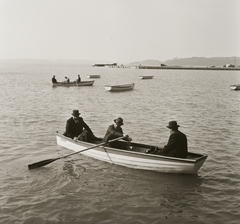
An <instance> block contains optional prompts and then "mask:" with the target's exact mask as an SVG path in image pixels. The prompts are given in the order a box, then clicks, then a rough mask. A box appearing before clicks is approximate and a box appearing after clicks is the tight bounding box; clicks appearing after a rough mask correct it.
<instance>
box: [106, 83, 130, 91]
mask: <svg viewBox="0 0 240 224" xmlns="http://www.w3.org/2000/svg"><path fill="white" fill-rule="evenodd" d="M104 87H105V90H107V91H111V92H121V91H128V90H133V88H134V83H130V84H123V85H113V86H112V85H105V86H104Z"/></svg>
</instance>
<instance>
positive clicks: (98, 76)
mask: <svg viewBox="0 0 240 224" xmlns="http://www.w3.org/2000/svg"><path fill="white" fill-rule="evenodd" d="M87 77H88V78H90V79H97V78H100V75H88V76H87Z"/></svg>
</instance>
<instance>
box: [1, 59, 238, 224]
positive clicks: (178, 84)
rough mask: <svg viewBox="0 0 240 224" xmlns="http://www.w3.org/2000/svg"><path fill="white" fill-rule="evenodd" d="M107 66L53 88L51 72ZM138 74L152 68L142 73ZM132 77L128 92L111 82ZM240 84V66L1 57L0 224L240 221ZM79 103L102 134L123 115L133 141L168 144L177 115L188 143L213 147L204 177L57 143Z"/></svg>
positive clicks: (198, 148)
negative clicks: (137, 165) (74, 83)
mask: <svg viewBox="0 0 240 224" xmlns="http://www.w3.org/2000/svg"><path fill="white" fill-rule="evenodd" d="M77 74H81V77H82V80H89V79H88V78H87V75H89V74H100V75H101V78H100V79H96V80H95V83H94V86H93V87H80V88H77V87H76V88H74V87H70V88H64V87H57V88H52V86H51V78H52V76H53V75H56V78H57V79H58V80H59V81H62V80H64V76H68V77H70V79H71V80H73V79H76V78H77ZM139 75H154V78H153V79H152V80H141V79H139V78H138V77H139ZM128 82H134V83H135V89H134V90H133V91H129V92H121V93H110V92H107V91H105V90H104V85H105V84H111V83H119V84H120V83H121V84H124V83H128ZM235 83H240V75H239V72H237V71H229V72H227V71H192V70H191V71H187V70H186V71H183V70H179V71H177V70H135V69H113V68H95V67H91V66H83V65H73V64H71V65H67V64H54V63H53V62H52V63H45V64H44V63H42V64H33V63H32V64H26V63H18V64H13V63H12V64H11V63H2V64H1V65H0V96H1V98H0V103H1V104H0V107H1V110H0V117H1V123H0V129H1V133H0V145H1V147H0V164H1V169H0V177H1V183H0V223H4V224H6V223H10V224H12V223H14V224H18V223H24V224H25V223H26V224H27V223H31V224H32V223H34V224H35V223H41V224H42V223H47V224H48V223H50V224H55V223H61V224H62V223H64V224H65V223H74V224H75V223H193V222H194V223H218V224H219V223H238V222H239V220H240V196H239V195H240V194H239V189H240V175H239V173H240V159H239V158H240V151H239V143H240V140H239V136H240V128H239V126H240V91H233V90H230V88H229V86H230V85H231V84H235ZM73 109H79V110H80V112H81V113H82V114H81V116H82V117H83V118H84V120H85V121H86V123H87V124H88V125H89V126H90V127H91V129H92V130H93V132H94V134H95V135H96V136H98V137H103V135H104V134H105V131H106V129H107V127H108V125H110V124H112V123H113V119H115V118H117V117H118V116H121V117H123V119H124V126H123V130H124V133H125V134H129V135H130V137H132V138H133V140H134V141H137V142H142V143H149V144H152V145H159V146H163V145H164V144H166V142H167V140H168V137H169V131H168V129H167V128H166V126H167V124H168V121H170V120H177V121H178V123H179V124H180V126H181V127H180V130H181V131H182V132H184V133H185V134H186V135H187V137H188V140H189V151H191V152H196V153H203V154H207V155H208V159H207V160H206V162H205V163H204V165H203V167H202V168H201V169H200V171H199V173H198V175H173V174H161V173H155V172H148V171H140V170H133V169H129V168H125V167H120V166H117V165H112V164H108V163H104V162H101V161H97V160H94V159H92V158H88V157H86V156H83V155H79V154H77V155H74V156H72V157H67V158H65V159H61V160H57V161H55V162H54V163H51V164H49V165H47V166H45V167H41V168H39V169H34V170H28V167H27V165H28V164H31V163H34V162H37V161H41V160H44V159H50V158H55V157H58V156H61V155H66V154H68V153H71V152H70V151H69V150H67V149H64V148H61V147H60V146H57V145H56V140H55V133H56V131H59V132H63V131H64V128H65V123H66V120H67V119H68V118H69V117H70V115H71V111H72V110H73Z"/></svg>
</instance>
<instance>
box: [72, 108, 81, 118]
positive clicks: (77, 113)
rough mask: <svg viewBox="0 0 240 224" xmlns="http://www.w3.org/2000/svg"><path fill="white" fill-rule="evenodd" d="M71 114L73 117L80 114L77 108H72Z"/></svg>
mask: <svg viewBox="0 0 240 224" xmlns="http://www.w3.org/2000/svg"><path fill="white" fill-rule="evenodd" d="M72 115H73V116H74V117H77V116H79V115H80V113H79V111H78V110H73V112H72Z"/></svg>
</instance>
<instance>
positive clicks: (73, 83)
mask: <svg viewBox="0 0 240 224" xmlns="http://www.w3.org/2000/svg"><path fill="white" fill-rule="evenodd" d="M93 83H94V80H91V81H81V82H68V83H66V82H56V83H53V84H52V86H53V87H56V86H65V87H70V86H77V87H79V86H92V85H93Z"/></svg>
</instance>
